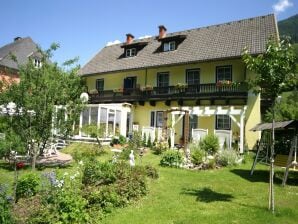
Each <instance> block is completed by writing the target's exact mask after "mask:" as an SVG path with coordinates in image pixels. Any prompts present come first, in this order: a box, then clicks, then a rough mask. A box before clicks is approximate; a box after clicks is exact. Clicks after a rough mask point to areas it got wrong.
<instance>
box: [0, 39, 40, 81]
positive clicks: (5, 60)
mask: <svg viewBox="0 0 298 224" xmlns="http://www.w3.org/2000/svg"><path fill="white" fill-rule="evenodd" d="M37 52H38V50H37V45H36V43H34V42H33V40H32V39H31V38H30V37H25V38H22V37H16V38H14V40H13V42H12V43H9V44H7V45H5V46H2V47H0V81H1V82H2V83H3V84H7V85H9V84H10V83H12V82H17V83H18V82H19V81H20V78H19V74H18V70H19V65H24V64H26V63H27V62H28V60H29V58H30V57H31V58H32V59H33V62H34V63H35V65H36V66H40V63H41V62H40V56H39V54H38V53H37Z"/></svg>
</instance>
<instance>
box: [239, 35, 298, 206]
mask: <svg viewBox="0 0 298 224" xmlns="http://www.w3.org/2000/svg"><path fill="white" fill-rule="evenodd" d="M243 61H244V62H245V64H246V66H247V68H248V69H249V70H251V71H253V72H255V73H256V77H255V78H254V79H252V80H250V81H249V84H250V86H251V87H252V88H253V90H254V91H255V92H257V93H261V94H263V95H265V96H266V97H267V98H269V99H270V100H271V105H272V106H271V107H272V111H273V116H272V117H273V119H272V144H271V156H270V180H269V209H270V210H271V211H272V212H274V209H275V208H274V207H275V206H274V204H275V203H274V188H273V176H274V164H273V163H274V123H275V118H274V111H275V109H274V107H275V101H276V98H277V97H278V96H279V95H280V94H281V93H282V92H283V91H285V90H289V88H296V87H297V79H298V78H297V74H296V73H295V72H296V71H295V70H296V65H295V54H294V51H293V48H292V46H291V44H290V41H289V39H287V38H285V39H283V40H281V41H276V40H269V41H268V43H267V46H266V51H265V53H263V54H260V55H258V56H257V57H254V56H252V55H250V54H249V52H248V50H247V49H245V50H244V53H243ZM293 80H294V81H293ZM295 80H296V81H295Z"/></svg>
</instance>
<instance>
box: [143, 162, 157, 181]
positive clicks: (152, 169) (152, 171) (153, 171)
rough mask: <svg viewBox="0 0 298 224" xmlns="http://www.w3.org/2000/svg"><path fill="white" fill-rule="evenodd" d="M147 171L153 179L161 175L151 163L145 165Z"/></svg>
mask: <svg viewBox="0 0 298 224" xmlns="http://www.w3.org/2000/svg"><path fill="white" fill-rule="evenodd" d="M145 172H146V175H147V177H150V178H152V179H157V178H158V177H159V174H158V171H157V169H156V168H155V167H153V166H151V165H146V166H145Z"/></svg>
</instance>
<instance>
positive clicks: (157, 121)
mask: <svg viewBox="0 0 298 224" xmlns="http://www.w3.org/2000/svg"><path fill="white" fill-rule="evenodd" d="M150 126H151V127H157V128H161V127H162V126H163V111H151V117H150Z"/></svg>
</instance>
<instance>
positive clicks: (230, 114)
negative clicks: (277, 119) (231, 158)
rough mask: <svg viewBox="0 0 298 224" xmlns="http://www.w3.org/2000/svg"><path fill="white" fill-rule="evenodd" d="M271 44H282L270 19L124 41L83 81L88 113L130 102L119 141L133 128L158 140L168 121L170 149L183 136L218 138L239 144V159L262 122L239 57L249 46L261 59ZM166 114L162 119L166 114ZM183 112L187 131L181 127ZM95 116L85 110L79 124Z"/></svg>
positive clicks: (87, 69) (95, 61) (88, 69)
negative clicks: (275, 40) (272, 40)
mask: <svg viewBox="0 0 298 224" xmlns="http://www.w3.org/2000/svg"><path fill="white" fill-rule="evenodd" d="M270 37H273V38H278V30H277V25H276V19H275V17H274V15H272V14H271V15H266V16H260V17H255V18H249V19H244V20H240V21H233V22H229V23H224V24H219V25H213V26H208V27H202V28H196V29H191V30H185V31H181V32H174V33H167V29H166V28H165V27H164V26H159V32H158V34H157V36H153V37H148V38H144V39H134V36H133V35H132V34H127V35H126V41H125V42H124V43H120V44H114V45H110V46H106V47H104V48H103V49H102V50H101V51H100V52H99V53H98V54H97V55H95V57H94V58H92V59H91V60H90V61H89V62H88V63H87V64H86V65H85V66H84V67H83V68H82V69H81V71H80V75H81V76H82V77H84V78H85V79H86V83H87V87H88V94H89V102H90V105H89V106H90V107H98V108H100V107H101V106H100V105H103V104H104V105H111V106H112V105H114V104H117V105H121V104H123V103H125V104H124V105H126V106H124V108H127V107H129V108H130V109H129V110H127V109H126V116H123V119H125V118H126V121H124V122H123V121H122V123H121V127H119V124H118V128H120V129H121V134H128V133H130V132H132V130H133V128H136V129H138V130H142V131H143V132H144V133H147V132H146V131H150V130H151V132H150V133H151V134H152V135H153V134H154V133H156V130H159V128H161V127H162V126H163V125H164V122H167V126H168V127H170V128H171V132H170V136H171V140H172V144H174V143H179V139H181V138H183V136H185V135H186V133H184V132H185V131H187V132H189V133H187V136H188V135H189V136H190V138H192V139H193V140H199V139H200V138H201V137H203V136H204V135H206V134H207V133H215V134H216V135H218V136H219V137H220V140H221V145H222V144H223V143H224V142H226V144H227V145H228V147H231V146H232V144H233V143H234V144H233V146H235V144H236V147H239V149H240V152H241V153H242V152H243V150H244V147H245V145H247V146H248V148H252V147H253V146H254V144H255V142H256V140H257V139H258V138H259V133H255V132H250V131H249V129H251V128H252V127H254V126H255V125H256V124H257V123H260V121H261V99H260V96H259V95H255V94H253V93H252V92H251V91H249V90H248V88H247V85H246V84H245V82H244V81H246V80H248V79H251V78H253V77H254V74H253V73H252V72H250V71H248V70H247V68H246V66H245V64H244V63H243V62H242V60H241V53H242V51H243V49H244V48H245V47H247V48H248V50H249V52H250V53H251V54H254V55H258V54H261V53H262V52H264V51H265V46H266V42H267V41H268V39H269V38H270ZM127 105H130V106H127ZM99 110H100V109H98V112H97V114H96V116H97V117H98V120H96V119H95V122H97V123H98V124H99V123H100V116H101V115H99V113H100V111H99ZM169 110H172V111H170V112H169V116H168V119H167V120H165V117H163V114H164V113H163V112H164V111H169ZM185 111H188V113H189V114H190V119H189V121H187V122H188V124H187V126H189V130H185V129H184V128H183V126H185V125H186V122H185V120H184V119H185V118H184V116H183V115H184V113H185ZM88 113H89V118H88ZM91 113H92V112H91V109H89V112H88V111H87V112H86V111H85V122H84V118H82V117H81V123H82V122H83V123H88V122H89V123H90V122H91V119H90V116H91ZM119 116H120V115H119ZM114 129H115V127H114ZM153 132H154V133H153ZM151 137H152V136H151Z"/></svg>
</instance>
